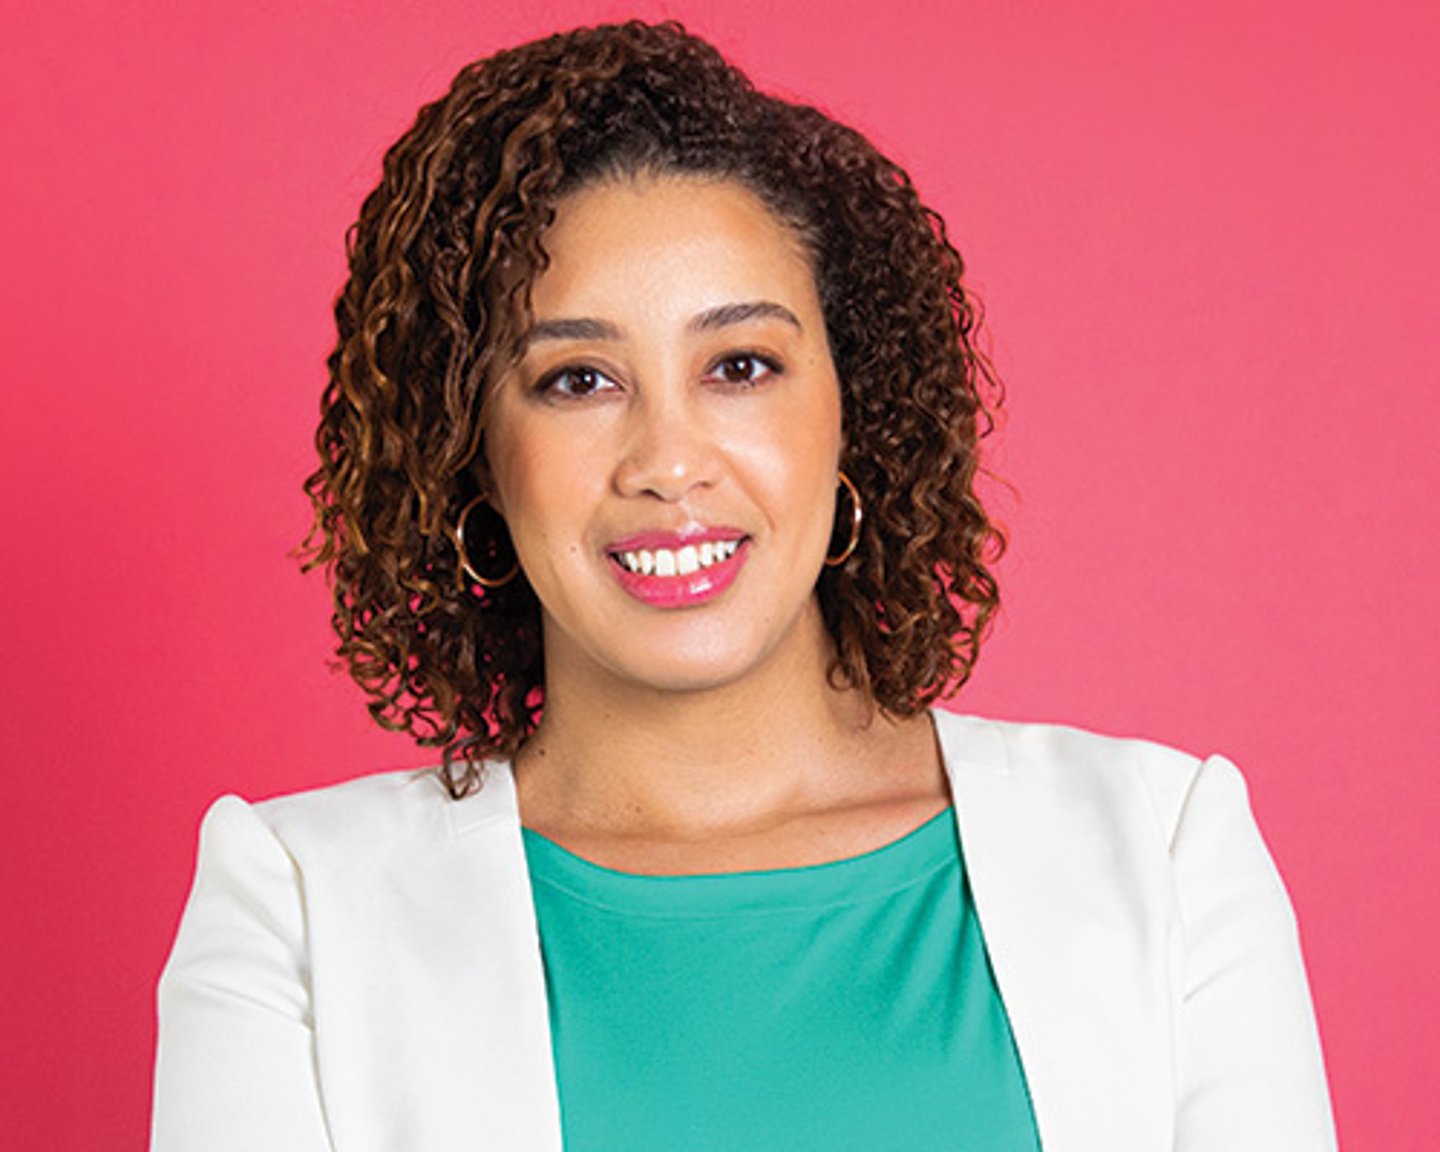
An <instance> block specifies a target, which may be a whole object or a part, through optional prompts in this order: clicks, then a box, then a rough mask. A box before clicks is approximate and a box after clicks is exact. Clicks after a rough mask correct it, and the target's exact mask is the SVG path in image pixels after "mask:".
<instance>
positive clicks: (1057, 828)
mask: <svg viewBox="0 0 1440 1152" xmlns="http://www.w3.org/2000/svg"><path fill="white" fill-rule="evenodd" d="M934 719H935V726H936V731H937V734H938V736H939V740H940V747H941V752H942V755H943V757H944V760H945V767H946V770H947V772H948V774H949V777H950V785H951V792H952V796H953V798H954V802H955V812H956V819H957V821H958V824H959V833H960V844H961V851H962V853H963V855H964V860H965V867H966V872H967V875H968V878H969V882H970V886H971V891H972V892H973V894H974V899H975V906H976V910H977V914H978V915H979V918H980V923H981V927H982V930H983V933H984V937H985V943H986V948H987V950H988V952H989V956H990V962H991V967H992V970H993V971H994V973H995V979H996V982H997V984H998V986H999V989H1000V994H1001V997H1002V998H1003V1000H1004V1002H1005V1008H1006V1011H1007V1013H1008V1014H1009V1018H1010V1025H1011V1029H1012V1031H1013V1033H1014V1035H1015V1042H1016V1046H1017V1048H1018V1049H1019V1052H1020V1059H1021V1064H1022V1066H1023V1068H1024V1071H1025V1077H1026V1082H1027V1084H1028V1087H1029V1090H1030V1098H1031V1102H1032V1105H1033V1107H1034V1109H1035V1118H1036V1123H1037V1126H1038V1128H1039V1132H1040V1140H1041V1144H1042V1146H1043V1147H1044V1148H1045V1150H1046V1152H1090V1150H1092V1149H1093V1150H1095V1152H1101V1150H1103V1152H1124V1150H1127V1149H1136V1150H1139V1149H1145V1150H1153V1149H1159V1148H1168V1147H1170V1144H1171V1140H1172V1136H1171V1132H1170V1121H1169V1116H1170V1108H1169V1107H1168V1102H1169V1100H1170V1096H1171V1092H1172V1079H1171V1053H1172V1047H1171V1038H1170V1034H1169V1013H1168V1010H1167V1005H1168V995H1169V993H1168V985H1167V981H1166V978H1165V976H1164V973H1165V972H1166V964H1165V956H1166V954H1167V953H1166V949H1167V946H1168V944H1167V940H1166V938H1165V933H1164V932H1157V931H1155V930H1153V929H1151V928H1147V927H1146V925H1147V924H1151V923H1153V920H1154V917H1153V915H1147V914H1146V913H1147V911H1151V910H1153V907H1154V903H1153V902H1154V900H1155V899H1156V897H1157V893H1156V891H1155V884H1154V882H1153V880H1154V878H1155V877H1156V876H1157V875H1159V874H1160V873H1159V870H1158V869H1156V868H1155V867H1154V861H1153V860H1149V859H1145V860H1140V861H1137V860H1135V859H1134V858H1133V856H1134V853H1133V852H1132V851H1130V850H1129V849H1128V848H1127V845H1128V844H1130V843H1131V842H1133V841H1135V840H1136V839H1137V837H1135V836H1134V835H1133V829H1132V830H1130V831H1131V832H1132V834H1131V835H1129V836H1127V835H1126V831H1127V830H1126V828H1125V827H1123V826H1124V825H1125V824H1127V822H1128V821H1129V820H1130V817H1131V815H1132V814H1131V813H1129V812H1127V811H1126V804H1127V803H1128V802H1129V801H1131V800H1133V799H1134V797H1133V795H1131V794H1127V793H1125V792H1124V791H1123V790H1119V791H1118V795H1116V796H1111V797H1107V796H1105V795H1103V794H1102V793H1103V792H1104V791H1105V788H1104V787H1103V786H1102V787H1101V788H1098V789H1097V788H1096V787H1095V784H1096V777H1095V774H1093V773H1091V772H1090V771H1089V770H1088V766H1087V765H1085V764H1069V763H1062V762H1061V760H1060V758H1058V757H1057V756H1055V755H1053V754H1052V753H1053V750H1052V749H1051V748H1049V747H1048V746H1044V745H1043V744H1041V743H1036V742H1035V740H1034V739H1032V738H1031V737H1030V736H1029V735H1028V733H1029V732H1032V731H1036V730H1035V729H1030V728H1028V727H1020V726H1007V725H1001V724H997V723H994V722H991V721H986V720H979V719H975V718H971V717H961V716H956V715H952V714H947V713H943V712H935V713H934ZM1042 731H1043V730H1042ZM1112 767H1114V766H1112ZM1100 776H1101V777H1102V783H1103V779H1104V778H1109V779H1111V780H1114V779H1116V778H1122V777H1123V776H1124V772H1123V766H1122V770H1121V771H1110V772H1108V773H1101V774H1100ZM1133 815H1134V817H1135V818H1136V819H1143V813H1139V812H1136V813H1134V814H1133ZM1138 839H1141V840H1143V837H1140V838H1138ZM1141 855H1148V852H1147V851H1146V850H1143V849H1142V851H1141Z"/></svg>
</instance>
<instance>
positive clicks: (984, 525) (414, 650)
mask: <svg viewBox="0 0 1440 1152" xmlns="http://www.w3.org/2000/svg"><path fill="white" fill-rule="evenodd" d="M641 173H644V174H682V175H683V174H693V175H697V176H704V177H710V178H720V179H727V180H733V181H736V182H738V183H740V184H741V185H743V186H744V187H746V188H748V189H749V190H751V191H752V192H753V193H754V194H755V195H757V196H758V197H759V198H760V199H761V200H762V201H763V202H764V203H765V204H766V205H767V206H768V207H769V208H770V209H771V210H772V211H774V212H775V213H776V215H777V216H778V217H779V218H780V219H781V220H782V221H784V222H785V223H786V224H787V225H789V226H790V227H791V228H792V229H793V230H794V232H795V234H796V235H797V236H798V237H799V238H800V240H801V241H802V242H803V244H804V246H805V248H806V250H807V252H808V253H809V255H810V258H811V261H812V266H813V269H814V272H815V276H816V282H817V285H818V287H819V293H820V300H821V305H822V308H823V310H824V315H825V321H826V327H827V333H828V337H829V342H830V349H831V352H832V354H833V357H834V360H835V366H836V369H837V372H838V375H839V379H840V381H841V387H842V390H843V398H842V427H843V434H844V446H843V449H842V459H841V467H842V468H843V470H844V471H845V472H846V473H847V474H848V475H849V476H850V478H851V479H852V480H853V481H854V483H855V485H856V487H857V488H858V490H859V492H860V495H861V499H862V503H863V505H864V510H865V519H864V524H863V528H862V532H861V538H860V542H859V546H858V548H857V549H856V550H855V552H854V554H853V555H852V556H851V557H850V559H848V560H847V561H846V562H845V563H844V564H843V565H841V566H839V567H835V568H827V569H825V571H824V573H823V574H822V576H821V578H820V582H819V585H818V594H819V599H820V605H821V610H822V614H823V617H824V620H825V624H826V626H827V628H828V629H829V632H830V635H831V637H832V638H833V639H834V643H835V658H834V663H833V665H832V667H831V670H830V678H831V682H832V683H835V684H837V685H852V686H855V687H858V688H860V689H862V690H863V691H865V692H867V693H868V694H869V697H870V698H871V699H872V700H873V701H874V702H875V703H876V704H878V705H879V706H880V707H881V708H882V709H884V710H886V711H888V712H890V713H892V714H896V715H912V714H914V713H916V712H917V711H919V710H920V709H922V708H924V707H925V706H926V705H928V704H929V703H931V702H932V701H934V700H935V699H937V698H938V697H939V696H941V695H942V694H944V693H946V692H947V691H950V690H953V689H954V688H956V687H958V686H959V685H960V684H961V683H963V682H964V681H965V679H966V678H967V677H968V676H969V674H970V670H971V667H972V665H973V663H974V660H975V657H976V653H977V650H978V646H979V642H980V639H981V637H982V635H983V634H984V631H985V628H986V625H987V622H988V621H989V620H990V618H991V616H992V614H993V613H994V611H995V609H996V606H997V604H998V595H997V591H996V584H995V580H994V578H993V576H992V574H991V572H990V569H989V567H988V565H989V564H990V563H991V562H992V561H993V560H994V558H995V557H996V556H998V554H999V552H1000V551H1001V549H1002V548H1003V543H1004V541H1003V536H1002V535H1001V533H1000V531H999V530H998V529H997V528H996V526H995V525H994V524H992V523H991V521H990V520H989V518H988V517H987V516H986V513H985V510H984V509H983V507H982V506H981V503H980V501H979V499H978V498H977V496H976V493H975V478H976V474H977V470H978V467H979V461H978V451H977V450H978V443H979V440H980V438H981V437H982V436H983V435H985V434H986V433H987V432H988V431H989V430H990V429H991V427H992V424H993V420H992V417H993V412H994V409H995V407H996V405H998V403H999V401H1000V389H999V385H998V383H997V382H996V381H995V379H994V377H993V375H992V373H991V372H990V369H989V367H988V364H987V361H986V359H985V357H984V356H983V355H982V354H981V353H980V351H979V350H978V348H977V347H976V343H975V334H976V326H977V324H978V321H979V316H978V309H977V306H976V304H975V302H974V300H973V299H972V297H971V296H970V295H969V294H968V293H967V291H966V289H965V288H964V287H963V286H962V282H961V274H962V264H961V260H960V256H959V254H958V253H957V252H956V250H955V249H954V247H953V246H952V245H951V244H950V243H949V241H948V240H947V238H946V233H945V226H944V222H943V221H942V220H941V219H940V217H939V216H938V215H936V214H935V213H934V212H932V211H931V210H930V209H928V208H926V207H925V206H924V205H923V204H922V203H921V202H920V199H919V197H918V196H917V194H916V192H915V189H914V187H913V186H912V184H911V181H910V179H909V177H908V176H907V175H906V174H905V172H904V171H902V170H901V169H900V168H899V167H898V166H897V165H896V164H894V163H893V162H891V161H890V160H887V159H886V158H885V157H884V156H882V155H880V153H879V152H877V151H876V149H875V148H874V147H873V146H872V145H871V144H870V143H869V142H868V141H867V140H865V139H864V137H862V136H861V135H860V134H859V133H857V132H855V131H853V130H852V129H849V128H846V127H844V126H842V125H840V124H837V123H835V122H834V121H832V120H830V119H829V118H828V117H826V116H825V115H823V114H822V113H820V112H819V111H817V110H816V109H814V108H810V107H806V106H803V105H797V104H792V103H789V102H786V101H783V100H780V99H777V98H774V97H771V96H767V95H763V94H761V93H759V92H757V91H756V90H755V89H754V87H753V86H752V85H751V84H750V82H749V80H748V79H747V78H746V77H745V76H744V75H743V74H742V73H741V72H739V71H738V70H737V69H735V68H734V67H732V66H731V65H729V64H727V63H726V62H725V60H724V59H723V58H722V57H721V56H720V54H719V53H718V52H717V51H716V50H715V49H714V48H713V47H711V46H710V45H709V44H707V43H706V42H704V41H702V40H700V39H697V38H696V37H694V36H691V35H689V34H688V33H686V32H685V31H684V29H683V28H681V27H680V26H679V25H677V24H673V23H672V24H661V25H656V26H651V25H645V24H641V23H629V24H624V25H616V26H608V27H600V28H588V29H581V30H577V31H573V32H568V33H564V34H560V35H556V36H552V37H550V38H548V39H544V40H539V41H535V42H533V43H529V44H525V45H522V46H521V47H518V48H515V49H512V50H508V51H503V52H499V53H497V54H495V55H494V56H491V57H489V58H487V59H484V60H480V61H478V62H477V63H474V64H471V65H469V66H468V67H466V68H465V69H464V70H463V71H461V72H460V74H459V75H458V76H457V77H456V78H455V81H454V83H453V85H452V86H451V88H450V91H449V92H448V93H447V94H446V95H445V96H444V97H442V98H441V99H439V100H437V101H436V102H434V103H433V104H430V105H428V106H427V107H425V108H423V109H422V110H421V111H420V113H419V116H418V117H417V119H416V121H415V124H414V126H413V127H412V128H411V129H410V130H409V131H408V132H407V133H406V134H405V135H404V136H403V137H402V138H401V139H400V140H399V142H398V143H396V144H395V145H394V147H392V148H391V149H390V151H389V152H388V153H387V155H386V157H385V162H384V170H383V175H382V177H381V180H380V184H379V186H378V187H377V188H376V189H375V190H374V191H373V192H372V193H371V194H370V195H369V196H368V197H367V199H366V200H365V203H364V206H363V208H362V209H361V212H360V218H359V220H358V221H357V222H356V224H355V225H354V226H353V227H352V229H351V230H350V233H349V235H348V245H347V246H348V253H349V267H350V275H349V279H348V281H347V282H346V284H345V287H344V289H343V290H342V292H341V294H340V297H339V299H338V301H337V302H336V305H335V319H336V324H337V326H338V329H339V335H338V339H337V341H336V344H335V348H334V351H333V352H332V353H331V355H330V357H329V361H328V365H329V373H330V382H329V385H328V387H327V388H326V390H325V394H324V400H323V404H322V415H321V421H320V426H319V430H318V432H317V433H316V445H317V447H318V449H319V453H320V461H321V463H320V466H319V468H317V469H316V471H315V472H314V474H313V475H311V476H310V477H309V478H308V479H307V481H306V484H305V488H306V491H307V493H308V494H309V496H310V499H311V501H312V503H313V505H314V512H315V526H314V528H313V529H312V531H311V534H310V536H309V538H308V539H307V541H306V557H307V560H306V566H307V568H313V567H316V566H321V567H324V568H325V569H326V571H327V573H328V575H329V577H330V581H331V587H332V590H333V595H334V605H335V611H334V615H333V624H334V627H335V630H336V633H337V634H338V636H339V641H340V642H339V648H338V653H339V655H340V657H341V658H342V659H343V660H344V661H346V662H347V663H348V666H349V670H350V672H351V674H352V675H353V676H354V678H355V680H356V681H357V682H358V683H359V684H360V685H361V687H362V688H363V689H364V690H365V692H366V694H367V696H368V697H369V709H370V712H371V715H372V716H374V718H375V719H376V720H377V721H379V722H380V723H381V724H382V725H384V726H385V727H386V728H390V729H396V730H403V731H408V732H409V733H410V734H411V735H412V736H414V737H415V738H416V739H417V740H419V741H420V743H422V744H430V745H440V746H443V747H444V749H445V764H446V780H447V784H448V786H449V787H450V790H451V792H452V794H454V795H457V796H459V795H463V794H465V793H466V792H468V791H470V790H473V788H475V787H476V786H478V783H479V773H478V770H477V768H476V761H478V760H480V759H483V758H485V757H486V756H492V755H499V756H513V755H514V753H515V752H516V750H517V749H518V748H519V746H520V745H521V744H522V743H523V741H524V740H525V738H526V737H527V736H528V735H529V733H530V732H531V731H532V730H533V728H534V726H535V723H536V721H537V719H538V717H539V712H540V709H541V707H542V705H543V685H544V673H545V670H544V662H543V652H542V646H541V635H540V614H539V605H538V602H537V600H536V598H535V595H534V592H533V591H532V590H531V589H530V587H529V585H528V584H527V583H526V581H525V579H524V576H523V574H522V575H521V576H519V577H518V578H517V579H516V580H514V581H513V582H511V583H510V584H508V585H506V586H505V587H503V588H499V589H483V588H480V587H477V586H475V585H474V584H472V582H471V581H469V580H468V579H467V578H466V577H465V575H464V573H463V571H462V569H461V566H460V563H459V558H458V555H457V551H456V547H455V539H454V536H453V528H452V525H453V524H454V522H455V518H456V516H457V514H458V513H459V512H460V510H461V509H462V508H464V507H465V505H466V504H467V503H468V502H469V501H470V500H471V499H473V498H474V496H475V495H476V493H477V492H478V491H479V490H480V487H481V486H482V485H483V482H484V481H483V477H484V468H485V465H484V447H483V442H482V419H481V412H482V401H483V399H484V396H485V388H486V384H487V381H490V380H493V379H494V378H495V377H496V376H497V375H498V374H500V373H502V372H504V371H505V370H506V369H507V368H508V367H509V366H510V365H511V364H512V363H514V361H515V359H516V358H517V357H518V355H519V354H520V350H521V347H522V344H523V339H524V334H525V331H526V328H527V325H528V323H529V290H530V285H531V284H532V282H533V281H534V279H535V277H536V275H537V274H538V273H539V271H540V270H542V269H543V268H544V267H545V266H546V255H545V251H544V248H543V244H542V241H543V238H544V234H545V230H546V228H547V227H548V226H549V225H550V223H551V222H552V221H553V219H554V217H555V210H556V204H557V202H558V201H559V200H560V199H561V198H562V197H563V196H564V195H565V194H566V193H567V192H570V191H573V190H575V189H577V188H580V187H583V186H585V185H586V184H588V183H591V182H594V181H598V180H603V179H607V178H613V177H616V176H621V175H633V174H641ZM495 519H496V524H495V525H494V528H495V530H496V531H497V533H498V534H499V535H501V536H503V524H500V523H499V522H498V518H495ZM474 531H475V526H474V525H472V526H471V533H472V535H471V536H470V537H468V538H467V544H468V545H469V550H470V552H471V555H472V556H474V555H476V554H480V555H487V556H491V557H494V556H496V555H500V554H502V553H504V552H505V549H506V547H507V543H506V541H505V540H504V539H503V538H500V539H490V540H482V541H480V542H478V543H477V542H476V541H475V538H474V535H473V533H474Z"/></svg>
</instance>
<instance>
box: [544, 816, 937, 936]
mask: <svg viewBox="0 0 1440 1152" xmlns="http://www.w3.org/2000/svg"><path fill="white" fill-rule="evenodd" d="M521 835H522V839H523V841H524V845H525V855H526V859H527V862H528V864H529V867H530V875H531V881H532V883H534V884H538V885H543V886H545V887H546V888H549V889H553V890H555V891H558V892H561V893H564V894H565V895H567V896H570V897H572V898H574V899H576V900H580V901H582V902H584V903H586V904H589V905H592V906H594V907H597V908H601V909H608V910H610V911H615V912H626V913H634V914H640V915H650V916H664V917H672V918H673V917H683V918H694V917H713V916H717V915H733V914H753V913H756V912H764V913H770V912H778V911H785V910H793V909H798V908H820V907H833V906H836V905H840V904H853V903H858V902H861V901H865V900H871V899H878V898H880V897H883V896H888V895H891V894H893V893H894V892H896V891H898V890H900V889H902V888H906V887H909V886H910V885H911V884H914V883H918V882H919V881H921V880H924V879H926V878H928V877H929V876H931V875H932V874H934V872H936V871H937V870H938V869H940V868H941V867H943V866H944V865H946V864H948V863H951V862H953V861H956V860H958V857H959V852H958V844H957V832H956V827H955V809H954V808H953V807H952V806H948V805H947V806H946V807H945V808H943V809H941V810H940V811H939V812H937V813H936V814H935V815H934V816H932V817H930V818H929V819H928V820H926V821H925V822H924V823H923V824H920V825H919V826H918V827H916V828H913V829H911V830H910V831H909V832H907V833H905V834H904V835H903V836H901V837H899V838H898V839H896V840H892V841H891V842H890V843H888V844H883V845H881V846H880V847H878V848H872V849H870V850H869V851H866V852H862V853H859V854H858V855H855V856H847V857H843V858H841V859H839V860H828V861H824V862H822V863H819V864H804V865H799V866H797V867H793V868H772V869H757V870H749V871H740V872H705V873H695V874H682V875H671V874H663V875H650V874H642V873H636V872H622V871H619V870H617V869H614V868H607V867H605V866H603V865H600V864H595V863H592V862H591V861H589V860H586V859H585V858H584V857H583V856H578V855H576V854H575V853H574V852H571V851H570V850H569V849H568V848H564V847H562V846H561V845H559V844H557V843H556V842H555V841H553V840H551V839H549V838H548V837H547V836H545V835H543V834H542V833H539V832H535V831H532V830H531V829H529V828H525V827H522V828H521Z"/></svg>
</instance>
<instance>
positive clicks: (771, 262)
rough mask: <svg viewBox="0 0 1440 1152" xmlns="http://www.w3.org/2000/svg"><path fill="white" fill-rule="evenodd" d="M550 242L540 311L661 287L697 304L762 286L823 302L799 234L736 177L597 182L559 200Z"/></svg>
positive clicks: (538, 291) (617, 299)
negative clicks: (715, 296) (703, 300)
mask: <svg viewBox="0 0 1440 1152" xmlns="http://www.w3.org/2000/svg"><path fill="white" fill-rule="evenodd" d="M544 247H545V251H546V253H547V255H548V256H549V260H550V262H549V265H548V267H547V268H546V269H545V270H544V271H543V272H541V273H540V275H539V276H538V277H537V278H536V281H535V284H534V286H533V289H532V303H533V305H534V307H535V311H536V315H537V316H545V315H547V314H548V313H550V312H551V311H552V310H553V309H555V308H566V309H568V308H573V307H585V308H594V307H596V306H598V305H603V304H611V305H614V306H617V307H623V306H624V305H625V303H626V302H627V301H628V300H631V299H632V298H634V297H636V296H637V295H638V294H640V293H641V292H642V291H643V290H644V289H645V288H646V287H647V286H649V287H652V288H653V287H656V286H660V285H663V286H665V291H667V292H671V293H674V292H682V293H683V294H684V295H685V296H686V297H687V299H689V302H691V303H694V302H695V300H698V299H700V298H703V297H707V296H709V295H719V296H727V295H733V294H735V293H740V294H742V295H753V294H754V293H756V292H758V291H760V290H761V289H764V290H766V292H767V293H769V294H774V293H784V294H788V295H789V296H791V297H792V298H795V299H796V300H797V301H798V302H800V303H802V304H804V305H806V306H808V305H810V304H812V303H816V304H817V305H818V301H817V293H816V289H815V280H814V275H813V272H812V270H811V266H810V260H809V256H808V253H807V251H806V248H805V245H804V243H803V242H802V240H801V239H800V237H799V235H798V234H797V233H796V232H795V230H794V229H793V228H791V227H790V226H789V225H788V224H786V223H785V222H784V221H782V220H781V219H780V218H779V217H778V216H777V215H776V214H775V213H774V212H773V211H771V209H770V208H769V207H767V206H766V205H765V203H764V202H763V201H762V200H761V199H760V198H759V197H758V196H756V195H755V194H754V193H753V192H751V191H750V190H749V189H748V188H746V187H745V186H744V185H742V184H740V183H737V182H735V181H731V180H721V179H704V178H696V177H688V176H636V177H623V178H617V179H613V180H605V181H603V182H600V183H597V184H592V185H589V186H587V187H585V188H582V189H580V190H578V191H576V192H572V193H570V194H568V195H567V196H565V197H564V198H563V199H562V200H561V201H560V203H559V204H558V205H557V208H556V215H555V220H554V222H553V223H552V224H551V226H550V227H549V228H548V229H547V230H546V233H545V236H544ZM717 302H723V301H718V300H712V301H710V303H712V304H713V303H717Z"/></svg>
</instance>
